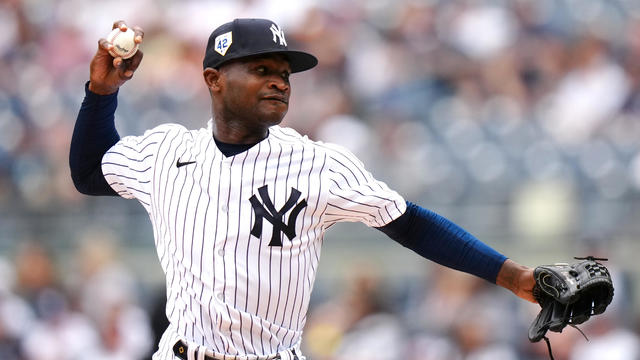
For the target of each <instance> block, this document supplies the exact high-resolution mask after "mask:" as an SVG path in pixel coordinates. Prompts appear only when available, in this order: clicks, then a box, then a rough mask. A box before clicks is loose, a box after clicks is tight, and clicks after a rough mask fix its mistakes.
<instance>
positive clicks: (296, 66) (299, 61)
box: [278, 50, 318, 73]
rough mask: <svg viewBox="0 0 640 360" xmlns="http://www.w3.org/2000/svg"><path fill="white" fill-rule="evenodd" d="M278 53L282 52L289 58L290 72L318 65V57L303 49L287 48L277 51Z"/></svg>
mask: <svg viewBox="0 0 640 360" xmlns="http://www.w3.org/2000/svg"><path fill="white" fill-rule="evenodd" d="M278 53H282V54H284V55H285V56H286V57H287V58H289V65H291V72H292V73H297V72H301V71H305V70H309V69H311V68H313V67H315V66H316V65H318V59H317V58H316V57H315V56H313V55H311V54H309V53H306V52H304V51H295V50H287V51H278Z"/></svg>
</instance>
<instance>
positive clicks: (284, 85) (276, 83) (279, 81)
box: [268, 76, 291, 93]
mask: <svg viewBox="0 0 640 360" xmlns="http://www.w3.org/2000/svg"><path fill="white" fill-rule="evenodd" d="M268 86H269V89H274V90H278V91H279V92H282V93H288V92H289V90H290V89H291V87H290V86H289V82H288V81H286V80H285V79H283V78H281V77H279V76H274V77H272V78H271V79H270V80H269V84H268Z"/></svg>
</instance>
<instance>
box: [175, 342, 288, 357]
mask: <svg viewBox="0 0 640 360" xmlns="http://www.w3.org/2000/svg"><path fill="white" fill-rule="evenodd" d="M192 351H193V354H189V352H190V351H189V345H187V344H186V343H185V342H184V341H182V340H178V341H177V342H176V344H175V345H173V354H174V355H175V356H177V357H178V358H179V359H181V360H221V358H217V357H213V356H209V355H207V354H206V353H205V351H206V348H205V347H203V346H198V347H195V348H194V350H192ZM287 352H290V353H291V355H293V359H294V360H297V359H299V357H298V355H297V354H296V351H295V350H294V349H291V350H287ZM190 355H191V356H190ZM280 359H282V358H281V357H280V354H278V355H276V357H274V358H273V360H280Z"/></svg>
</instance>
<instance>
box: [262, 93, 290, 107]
mask: <svg viewBox="0 0 640 360" xmlns="http://www.w3.org/2000/svg"><path fill="white" fill-rule="evenodd" d="M262 100H270V101H278V102H281V103H284V104H287V105H288V104H289V99H287V98H286V97H284V96H280V95H269V96H265V97H263V98H262Z"/></svg>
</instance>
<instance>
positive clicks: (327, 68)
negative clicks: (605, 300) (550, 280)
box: [0, 0, 640, 360]
mask: <svg viewBox="0 0 640 360" xmlns="http://www.w3.org/2000/svg"><path fill="white" fill-rule="evenodd" d="M234 17H267V18H271V19H274V20H276V21H277V22H278V23H279V24H280V25H281V27H282V28H283V29H284V31H285V34H286V36H287V42H288V43H289V46H290V47H298V48H303V49H305V50H308V51H310V52H311V53H313V54H315V55H316V56H317V57H318V58H319V60H320V64H319V66H318V67H317V69H315V70H314V71H311V72H307V73H302V74H299V75H296V76H293V77H292V82H293V83H292V84H293V94H292V103H291V106H290V111H289V114H288V115H287V117H286V118H285V122H284V125H287V126H291V127H293V128H296V129H297V130H299V131H300V132H302V133H306V134H308V135H309V136H310V137H311V138H312V139H317V140H324V141H330V142H335V143H340V144H342V145H344V146H347V147H348V148H350V149H351V150H352V151H354V152H355V153H356V155H358V157H360V158H361V159H362V160H363V161H364V163H365V164H366V165H367V167H368V168H369V169H370V170H371V171H372V172H373V173H374V174H375V175H376V177H378V178H379V179H381V180H384V181H386V182H387V183H388V184H389V185H390V186H391V187H392V188H394V189H396V190H398V191H399V192H400V193H401V194H403V195H404V196H405V197H406V198H407V199H408V200H412V201H414V202H417V203H419V204H421V205H424V206H425V207H432V208H436V209H453V210H452V213H445V215H447V216H452V217H453V218H454V220H456V221H458V222H459V223H460V224H461V225H463V226H465V227H467V226H468V227H470V228H471V229H473V230H474V232H475V233H477V234H478V233H479V234H480V235H487V234H489V235H491V236H492V238H494V239H498V240H497V241H502V240H501V239H509V240H508V241H509V243H508V246H509V248H510V249H525V250H522V252H524V253H526V252H527V251H529V252H531V250H532V249H536V250H539V251H543V250H540V249H541V248H544V247H549V248H551V245H554V247H555V248H556V249H557V248H558V245H557V244H558V241H559V240H564V242H563V244H565V245H563V246H560V248H561V249H562V250H563V251H571V250H572V249H575V248H580V246H582V245H583V244H581V243H580V240H577V239H582V238H586V237H587V236H589V235H594V234H595V235H599V236H600V237H598V238H599V239H602V240H601V241H600V242H599V243H598V244H597V245H598V246H599V247H600V248H604V249H607V250H608V251H609V253H608V254H606V255H608V256H609V257H612V258H613V259H612V264H613V266H616V265H619V266H620V273H621V274H628V284H627V286H626V287H625V289H626V290H625V291H622V292H616V297H617V298H618V297H622V300H621V304H623V305H624V306H623V305H621V306H622V308H623V309H624V311H626V312H627V314H633V316H627V317H622V320H625V321H621V320H620V319H619V318H617V317H616V316H619V315H617V314H614V316H613V317H612V318H610V319H609V320H607V319H603V320H602V321H599V322H596V323H594V325H593V328H591V329H589V331H588V332H589V335H591V336H590V337H591V338H592V339H591V341H590V342H589V343H586V341H583V339H582V338H581V335H580V334H579V333H578V332H577V331H576V332H575V334H577V336H576V335H575V334H574V333H573V332H572V330H573V329H569V331H568V335H565V334H563V336H562V337H553V338H552V342H553V344H554V350H556V349H557V354H556V359H563V358H565V359H591V357H593V358H594V359H595V358H601V359H637V357H638V356H639V355H638V338H637V331H634V329H635V326H636V325H637V324H636V323H635V319H636V318H637V309H638V306H639V305H638V303H637V301H636V300H635V299H634V298H633V294H634V292H635V290H634V284H635V283H634V278H635V277H637V275H638V271H640V270H638V269H634V268H632V267H631V265H636V264H635V262H634V260H633V259H632V257H633V253H634V252H633V251H628V250H626V251H625V249H633V245H634V243H635V242H636V241H635V239H636V238H637V237H638V236H640V223H639V222H638V221H637V219H636V218H637V215H636V214H637V210H638V209H640V206H639V205H640V197H639V196H638V195H639V194H640V191H639V190H640V142H638V139H640V91H639V90H640V61H638V59H639V58H640V2H638V1H636V0H589V1H582V0H513V1H508V0H458V1H445V0H402V1H395V0H340V1H338V0H329V1H316V0H298V1H285V0H243V1H240V0H238V1H234V0H216V1H204V0H200V1H196V0H191V1H172V0H164V1H151V0H140V1H124V0H105V1H99V2H88V1H80V0H44V1H43V0H37V1H36V0H4V1H2V2H0V255H2V254H4V255H5V257H6V263H4V262H3V263H2V264H3V265H2V266H0V267H1V268H2V272H3V273H6V274H7V275H6V276H5V275H2V279H3V284H2V292H1V294H0V348H1V349H0V358H1V359H13V358H17V359H23V358H24V359H52V360H53V359H56V360H57V359H136V358H140V357H142V356H145V355H144V354H146V352H147V351H149V350H150V349H151V348H152V347H153V346H154V338H153V331H152V327H151V325H149V324H150V322H149V317H150V316H149V313H150V311H151V308H152V307H153V306H152V305H153V304H154V302H153V301H152V300H151V299H153V298H154V296H151V295H149V294H146V295H145V294H144V291H142V290H141V289H144V286H139V285H138V284H137V282H139V281H140V277H141V276H140V274H136V273H135V272H132V271H130V270H129V271H127V270H125V267H123V266H122V265H123V264H122V263H121V262H117V261H115V260H114V259H113V257H112V256H111V255H110V254H113V253H116V252H114V251H112V249H109V248H102V246H104V245H100V244H103V242H100V241H93V240H95V239H94V238H100V235H99V234H95V233H90V234H92V235H86V234H84V231H85V230H86V228H87V226H88V225H90V224H92V223H100V222H102V223H103V225H104V223H107V225H111V224H113V223H114V222H115V223H116V224H117V225H118V228H119V229H120V228H122V229H130V230H128V231H124V230H121V231H119V232H118V231H116V230H114V232H115V234H114V237H116V238H117V239H118V240H116V241H115V243H118V244H121V246H124V248H125V249H126V248H127V246H130V245H131V244H135V245H136V246H142V247H146V248H148V251H149V252H151V253H152V252H153V242H152V240H151V239H150V238H144V237H140V236H138V235H139V233H138V232H136V231H137V229H138V228H140V227H142V226H143V225H142V224H147V220H146V219H145V216H144V211H143V209H142V208H141V207H139V206H137V204H136V203H135V202H126V201H124V200H122V201H119V202H112V201H110V200H105V199H92V198H88V197H85V196H82V195H80V194H79V193H77V192H76V191H75V189H74V188H73V185H72V183H71V180H70V176H69V170H68V160H67V159H68V150H69V141H70V137H71V132H72V129H73V124H74V120H75V114H76V112H77V110H78V108H79V105H80V102H81V100H82V97H83V85H84V83H85V82H86V81H87V80H88V64H89V61H90V59H91V57H92V56H93V54H94V52H95V50H96V48H97V40H98V38H100V37H104V36H106V34H107V33H108V32H109V30H110V28H111V24H112V23H113V21H115V20H118V19H124V20H125V21H127V22H128V23H129V24H131V25H140V26H142V27H143V28H144V30H145V40H144V43H143V45H142V51H144V54H145V57H144V60H143V62H142V65H141V67H140V69H139V70H138V72H137V73H136V75H135V77H134V79H133V80H132V81H130V82H129V83H127V84H126V86H125V87H124V88H122V89H121V91H120V96H119V107H118V112H117V116H116V117H117V119H116V122H117V126H118V129H119V132H120V134H121V135H129V134H140V133H141V132H142V131H143V130H145V129H148V128H151V127H153V126H155V125H158V124H160V123H163V122H170V121H171V122H179V123H182V124H185V125H186V126H187V127H191V128H197V127H204V126H205V124H206V121H207V120H208V117H209V114H210V104H209V97H208V93H207V91H206V88H205V86H204V82H203V80H202V77H201V76H202V75H201V70H202V56H203V53H204V47H205V45H206V40H207V38H208V35H209V33H210V32H211V30H212V29H214V28H215V27H217V26H218V25H220V24H221V23H224V22H226V21H229V20H230V19H232V18H234ZM456 209H457V210H460V211H455V210H456ZM479 209H480V210H481V211H478V210H479ZM105 214H107V215H108V216H105ZM118 215H119V216H122V217H124V218H126V219H119V218H118ZM124 223H126V225H127V226H121V225H123V224H124ZM148 235H149V234H147V236H148ZM334 236H335V237H337V238H340V236H342V235H341V234H336V235H334ZM481 238H483V237H482V236H481ZM68 239H83V241H77V242H70V241H69V240H68ZM42 243H44V244H46V248H47V249H50V250H53V251H51V252H48V251H47V250H45V248H43V247H42V245H38V244H42ZM106 243H113V241H112V242H109V241H107V242H106ZM60 249H63V250H64V251H60ZM55 250H57V251H55ZM65 252H67V253H69V255H68V257H71V253H77V258H76V259H75V262H73V261H67V260H68V258H64V257H62V258H59V257H58V258H56V257H55V256H54V258H55V259H56V260H55V261H53V260H52V258H51V256H53V255H59V254H60V253H65ZM514 252H517V251H514ZM572 255H575V254H573V253H572ZM578 255H583V254H578ZM616 255H617V256H618V258H615V256H616ZM625 256H626V257H625ZM561 259H563V258H562V257H561V256H560V255H558V257H554V258H553V259H550V260H551V261H557V260H561ZM565 259H566V258H565ZM517 260H521V259H517ZM524 260H527V259H524ZM522 262H525V263H526V261H522ZM54 263H65V264H71V263H73V264H74V265H73V266H74V267H70V266H62V267H56V266H54ZM158 271H160V270H159V267H158ZM12 273H15V279H16V280H15V282H11V281H9V279H11V278H14V277H13V276H11V275H10V274H12ZM424 274H428V276H424ZM424 274H422V273H421V274H416V278H417V279H420V280H416V281H414V282H413V283H409V281H407V283H406V284H405V283H404V282H403V283H402V284H395V283H394V284H391V285H393V286H391V287H392V288H394V291H390V292H388V291H385V290H383V288H385V287H386V286H388V285H390V284H387V283H388V279H386V278H385V277H384V276H383V275H382V274H380V278H376V277H374V276H373V275H371V274H369V275H364V274H361V272H359V271H356V270H354V273H353V274H348V275H349V276H347V277H346V279H345V280H344V281H345V282H347V283H348V286H346V285H345V287H344V289H343V291H338V290H325V291H322V290H319V291H318V295H317V299H316V300H315V307H314V308H313V309H312V310H313V311H312V313H311V314H310V315H309V321H308V330H307V333H308V334H307V337H306V341H307V345H306V346H307V349H308V352H309V354H310V355H312V358H313V359H316V360H317V359H343V358H344V359H374V360H375V359H400V358H402V359H427V360H432V359H465V360H477V359H480V360H481V359H538V358H541V357H544V353H545V351H546V349H545V348H543V347H531V346H529V345H528V344H526V343H523V342H522V337H521V336H519V334H523V333H524V332H525V331H526V326H527V325H526V323H527V321H528V319H530V318H532V316H533V315H532V309H531V308H526V306H524V305H522V304H519V305H518V304H515V303H512V302H511V300H509V299H510V298H508V297H506V298H505V297H504V296H502V294H500V293H499V289H494V288H493V287H488V286H486V284H483V283H478V282H477V281H475V280H473V279H468V278H458V277H457V276H458V275H452V274H451V273H447V272H441V271H435V270H432V271H430V272H428V271H426V270H425V272H424ZM421 275H423V276H421ZM423 278H424V279H423ZM623 278H624V277H623ZM141 292H142V293H141ZM621 294H622V295H621ZM139 297H141V298H142V300H141V299H139ZM102 302H105V304H102ZM494 312H495V313H494ZM151 320H154V319H151ZM117 339H120V340H117ZM125 340H126V341H125ZM116 344H117V345H116ZM574 344H577V345H574ZM611 344H616V345H615V346H617V347H616V348H620V349H624V350H621V351H623V352H622V353H621V354H620V356H619V357H614V356H616V354H615V353H614V352H612V351H610V350H606V349H610V346H612V345H611ZM543 350H544V351H543ZM76 351H77V352H76ZM605 351H606V356H605V355H602V356H599V357H597V356H596V354H602V353H603V352H605ZM5 353H6V354H18V353H19V354H22V355H20V356H18V357H15V356H14V357H13V358H12V357H10V356H11V355H5ZM71 354H74V355H73V356H72V355H71ZM88 354H91V355H88ZM399 354H402V355H399ZM634 354H635V355H634ZM67 355H68V356H67ZM16 356H17V355H16ZM625 356H626V357H625ZM634 356H635V357H634Z"/></svg>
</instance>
